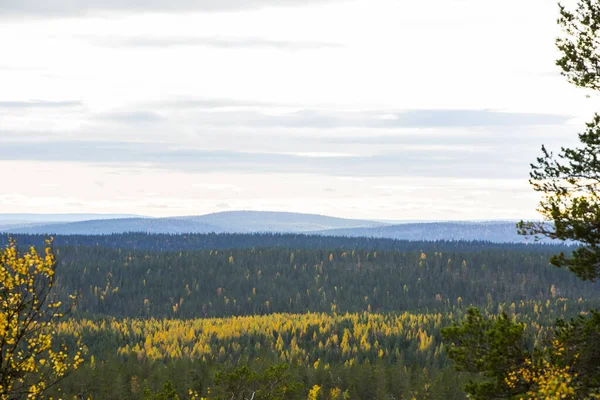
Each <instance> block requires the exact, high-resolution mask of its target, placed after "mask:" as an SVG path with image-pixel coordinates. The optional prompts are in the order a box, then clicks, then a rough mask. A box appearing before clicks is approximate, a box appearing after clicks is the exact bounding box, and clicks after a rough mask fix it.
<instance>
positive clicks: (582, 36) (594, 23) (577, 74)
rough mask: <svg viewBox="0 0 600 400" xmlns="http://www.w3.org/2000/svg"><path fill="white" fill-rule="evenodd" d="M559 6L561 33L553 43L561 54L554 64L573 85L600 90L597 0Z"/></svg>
mask: <svg viewBox="0 0 600 400" xmlns="http://www.w3.org/2000/svg"><path fill="white" fill-rule="evenodd" d="M559 7H560V18H559V19H558V24H559V25H560V26H561V28H562V29H563V36H562V37H559V38H558V39H557V40H556V46H557V47H558V50H559V51H560V52H561V54H562V57H561V58H559V59H558V60H557V61H556V64H557V65H558V66H559V67H561V69H562V71H563V75H564V76H566V77H567V79H568V80H569V82H571V83H573V84H574V85H576V86H579V87H583V88H589V89H593V90H600V54H599V52H598V47H599V43H600V3H598V1H597V0H579V1H578V4H577V7H576V8H575V9H574V10H569V9H567V8H566V7H564V6H562V5H560V6H559Z"/></svg>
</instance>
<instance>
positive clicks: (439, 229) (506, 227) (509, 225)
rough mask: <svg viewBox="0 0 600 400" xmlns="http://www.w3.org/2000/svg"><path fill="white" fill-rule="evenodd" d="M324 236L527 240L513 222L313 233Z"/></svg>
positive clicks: (451, 223) (330, 230)
mask: <svg viewBox="0 0 600 400" xmlns="http://www.w3.org/2000/svg"><path fill="white" fill-rule="evenodd" d="M313 233H315V234H319V235H325V236H345V237H371V238H386V239H397V240H412V241H421V240H425V241H435V240H467V241H471V240H483V241H489V242H497V243H531V242H533V241H534V239H533V238H528V237H524V236H522V235H519V234H518V233H517V228H516V222H514V221H481V222H479V221H476V222H468V221H445V222H421V223H403V224H396V225H388V226H381V227H374V228H350V229H329V230H325V231H320V232H313Z"/></svg>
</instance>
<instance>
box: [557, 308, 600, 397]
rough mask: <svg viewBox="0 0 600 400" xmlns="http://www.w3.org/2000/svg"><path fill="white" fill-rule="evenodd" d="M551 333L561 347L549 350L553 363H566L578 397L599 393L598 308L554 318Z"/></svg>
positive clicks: (599, 342) (599, 347) (599, 325)
mask: <svg viewBox="0 0 600 400" xmlns="http://www.w3.org/2000/svg"><path fill="white" fill-rule="evenodd" d="M554 337H555V338H556V342H555V345H556V346H558V347H559V348H560V349H561V351H560V352H550V354H549V356H550V357H551V359H552V362H553V364H556V365H559V366H562V367H566V366H568V367H569V370H570V373H571V374H572V375H573V382H572V386H573V388H574V390H575V391H576V392H577V393H578V394H579V395H580V396H581V397H580V398H591V396H593V395H597V396H600V346H599V344H600V312H598V311H592V312H591V313H590V315H588V316H579V317H578V318H576V319H572V320H571V321H568V322H566V321H558V322H557V324H556V330H555V332H554Z"/></svg>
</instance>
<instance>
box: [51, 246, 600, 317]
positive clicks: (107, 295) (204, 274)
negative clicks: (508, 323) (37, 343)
mask: <svg viewBox="0 0 600 400" xmlns="http://www.w3.org/2000/svg"><path fill="white" fill-rule="evenodd" d="M464 247H465V244H464V243H456V244H455V245H454V246H449V245H446V250H445V251H438V250H436V249H437V245H436V244H435V243H431V244H422V247H421V248H420V249H419V250H418V251H411V252H406V251H392V250H388V251H377V252H376V254H375V252H373V251H365V250H339V249H337V250H324V249H282V248H265V249H231V250H213V251H177V252H170V251H169V252H154V251H140V250H126V249H107V248H102V247H83V246H81V247H79V246H77V247H61V248H58V250H59V251H60V263H61V264H60V268H59V279H58V282H59V285H60V287H59V290H60V291H61V292H63V293H72V292H74V291H78V292H79V294H80V296H79V299H78V303H77V311H76V315H78V316H86V317H89V316H91V315H108V316H117V317H135V318H140V317H144V318H147V317H156V318H165V317H166V318H173V317H177V318H198V317H228V316H234V315H235V316H240V315H256V314H265V313H266V314H269V313H306V312H308V311H312V312H325V313H330V312H331V310H332V304H333V305H335V312H337V313H339V314H343V313H345V312H350V313H355V312H362V311H367V310H369V307H370V309H371V311H372V312H394V311H396V310H408V311H413V310H427V311H430V312H431V311H439V312H450V311H452V310H454V308H456V307H459V306H460V305H465V306H468V305H475V306H483V307H489V309H496V308H497V306H498V304H500V303H508V305H510V304H511V303H513V302H514V303H515V304H517V305H518V304H519V303H520V302H521V301H528V300H529V299H531V300H536V301H545V300H551V301H555V300H556V299H558V298H567V299H570V300H572V301H576V300H577V299H579V298H580V297H581V298H582V299H583V301H584V302H585V301H586V300H593V301H595V302H596V303H597V296H596V293H597V290H598V289H600V284H593V283H589V282H587V283H586V282H581V281H580V280H579V279H577V278H576V277H574V276H572V274H569V273H568V271H563V270H559V269H556V268H554V267H552V266H551V265H549V264H548V260H549V258H550V256H551V255H552V254H553V252H554V251H555V250H554V249H555V248H554V247H549V246H542V245H540V246H536V245H531V246H523V247H522V248H519V250H515V249H514V248H512V247H508V248H505V247H496V246H489V247H483V248H480V247H477V248H471V249H467V250H463V249H464ZM290 254H293V255H294V257H293V261H290V259H291V255H290ZM421 254H425V255H426V259H425V260H422V259H421ZM331 255H333V260H332V261H330V256H331ZM230 257H233V259H234V260H235V263H234V264H231V263H230V262H229V258H230ZM419 265H420V267H419ZM484 265H485V266H486V268H482V266H484ZM553 285H554V287H555V290H554V294H555V295H554V296H553V294H552V293H553V292H552V290H551V288H552V286H553ZM488 294H490V297H489V298H490V301H488ZM459 298H460V300H459ZM459 303H460V304H459Z"/></svg>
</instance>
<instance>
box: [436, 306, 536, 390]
mask: <svg viewBox="0 0 600 400" xmlns="http://www.w3.org/2000/svg"><path fill="white" fill-rule="evenodd" d="M524 331H525V327H524V325H523V324H517V323H513V322H512V321H510V319H509V317H508V315H506V314H505V313H503V314H501V315H499V316H498V317H497V318H494V319H489V318H485V317H484V316H483V315H481V313H480V312H479V310H477V309H476V308H470V309H469V310H468V311H467V314H466V316H465V318H464V321H462V323H461V324H460V325H459V324H453V326H451V327H448V328H445V329H443V330H442V335H443V337H444V340H446V341H447V342H449V343H450V347H449V348H448V349H447V352H448V356H449V357H450V358H451V359H453V360H454V363H455V368H456V369H457V370H458V371H465V372H471V373H482V375H483V377H484V379H483V380H478V381H477V382H471V383H469V384H468V385H467V386H466V388H465V390H466V392H467V393H469V394H470V395H471V396H472V398H473V399H481V400H485V399H506V398H512V397H513V396H516V395H518V394H522V393H526V392H527V391H529V388H530V386H531V384H530V383H529V382H527V381H525V380H520V381H519V382H516V384H511V383H510V382H509V380H508V379H507V378H508V377H509V375H510V374H511V372H513V371H515V370H518V369H522V368H527V365H528V364H530V360H531V352H530V351H529V349H528V348H527V340H526V337H525V334H524Z"/></svg>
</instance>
